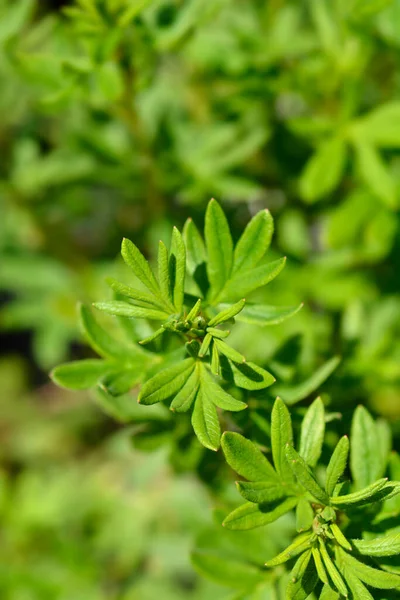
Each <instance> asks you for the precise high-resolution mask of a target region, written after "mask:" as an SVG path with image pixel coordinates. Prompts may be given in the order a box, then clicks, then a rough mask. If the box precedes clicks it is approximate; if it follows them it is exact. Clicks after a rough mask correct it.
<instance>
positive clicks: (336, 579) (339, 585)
mask: <svg viewBox="0 0 400 600" xmlns="http://www.w3.org/2000/svg"><path fill="white" fill-rule="evenodd" d="M318 541H319V545H320V552H321V556H322V560H323V561H324V565H325V567H326V570H327V572H328V574H329V577H330V578H331V580H332V583H333V585H334V586H335V588H336V589H337V591H338V592H339V593H340V594H342V596H345V597H346V598H347V596H348V592H347V587H346V584H345V582H344V581H343V577H342V576H341V575H340V573H339V571H338V570H337V568H336V566H335V564H334V562H333V561H332V559H331V557H330V556H329V553H328V550H327V549H326V546H325V542H324V541H323V539H322V537H319V538H318Z"/></svg>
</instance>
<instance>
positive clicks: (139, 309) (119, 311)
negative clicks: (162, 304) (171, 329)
mask: <svg viewBox="0 0 400 600" xmlns="http://www.w3.org/2000/svg"><path fill="white" fill-rule="evenodd" d="M93 306H94V307H95V308H97V309H98V310H102V311H103V312H105V313H107V314H108V315H112V316H118V317H128V318H130V319H131V318H133V317H134V318H138V319H152V320H155V321H164V320H165V319H168V317H169V314H168V313H167V312H165V311H162V310H155V309H154V308H144V307H143V306H134V305H133V304H128V302H122V301H120V300H111V301H110V302H94V303H93Z"/></svg>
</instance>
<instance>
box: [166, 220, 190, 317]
mask: <svg viewBox="0 0 400 600" xmlns="http://www.w3.org/2000/svg"><path fill="white" fill-rule="evenodd" d="M185 274H186V249H185V244H184V243H183V239H182V235H181V234H180V232H179V230H178V229H177V228H176V227H174V228H173V230H172V241H171V248H170V256H169V276H170V283H171V295H172V299H173V305H174V306H175V308H176V310H177V311H178V312H181V311H182V308H183V297H184V287H185Z"/></svg>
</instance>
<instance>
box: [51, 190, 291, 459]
mask: <svg viewBox="0 0 400 600" xmlns="http://www.w3.org/2000/svg"><path fill="white" fill-rule="evenodd" d="M272 231H273V221H272V218H271V216H270V214H269V213H268V212H266V211H260V212H259V213H257V214H256V215H255V216H254V217H253V219H252V220H251V221H250V223H249V224H248V225H247V227H246V229H245V231H244V232H243V234H242V236H241V237H240V239H239V241H238V242H237V244H236V245H235V247H233V243H232V238H231V234H230V230H229V225H228V222H227V220H226V217H225V215H224V213H223V211H222V209H221V207H220V206H219V204H218V203H217V202H216V201H215V200H211V201H210V203H209V205H208V208H207V213H206V220H205V243H204V241H203V238H202V237H201V235H200V233H199V232H198V230H197V229H196V227H195V225H194V224H193V222H192V221H190V220H189V221H187V222H186V225H185V228H184V234H183V236H182V235H181V234H180V233H179V231H178V229H177V228H174V229H173V233H172V241H171V247H170V249H169V251H168V249H167V247H166V246H165V244H164V243H163V242H160V243H159V252H158V261H157V263H158V264H157V266H158V276H157V278H156V277H155V276H154V274H153V271H152V270H151V267H150V265H149V263H148V262H147V261H146V259H145V257H144V256H143V254H142V253H141V252H140V250H139V249H138V248H137V247H136V246H135V245H134V244H133V242H131V241H129V240H127V239H124V241H123V242H122V250H121V253H122V256H123V259H124V261H125V263H126V264H127V265H128V267H129V268H130V269H131V270H132V271H133V274H134V275H135V277H136V279H137V280H138V282H139V283H140V284H142V286H143V288H146V290H147V291H146V292H144V291H142V290H141V289H136V288H133V287H130V286H127V285H125V284H123V283H119V282H118V281H116V280H114V279H111V280H109V284H110V287H111V288H112V289H113V290H114V292H116V294H117V298H120V299H118V300H113V301H110V302H97V303H95V304H94V306H95V307H96V308H98V309H99V310H101V311H103V312H105V313H107V314H109V315H112V316H114V317H122V318H123V319H124V318H125V319H132V318H143V319H147V320H150V321H158V322H160V321H161V322H162V325H161V327H159V328H157V329H156V330H155V331H154V332H153V333H151V334H150V336H148V337H146V338H145V339H142V340H139V344H141V345H142V346H143V345H146V346H148V345H152V346H153V347H155V349H156V351H157V350H158V353H153V354H152V353H151V352H147V351H145V350H143V349H142V348H140V346H139V345H133V344H125V345H124V344H121V343H120V342H119V341H118V340H116V339H115V338H113V337H112V336H110V335H109V333H108V332H107V331H106V330H104V329H102V328H101V327H100V325H99V324H98V323H97V322H96V320H95V319H94V317H93V315H92V313H91V311H90V309H88V308H86V307H84V306H82V307H81V321H82V325H83V328H84V330H85V333H86V335H87V337H88V339H89V341H90V342H91V345H92V346H93V348H94V349H95V350H97V351H98V352H99V353H100V354H101V355H102V356H103V357H104V358H103V359H100V360H99V359H86V360H84V361H78V362H73V363H67V364H65V365H60V366H58V367H56V368H55V369H54V370H53V372H52V377H53V379H54V381H55V382H56V383H58V384H60V385H63V386H64V387H67V388H70V389H87V388H90V387H93V386H95V385H96V384H97V385H98V386H99V387H100V389H101V390H102V391H103V394H108V395H111V396H120V395H123V394H125V393H127V392H129V390H130V389H131V388H132V387H133V386H135V385H136V384H137V383H139V382H140V381H143V380H144V385H143V386H142V388H141V390H140V393H139V396H138V402H139V403H141V404H144V405H152V404H155V403H157V402H161V401H163V400H167V399H170V400H171V406H170V408H171V410H173V411H176V412H187V411H188V410H190V409H191V408H192V407H193V412H192V425H193V429H194V431H195V433H196V435H197V437H198V439H199V440H200V442H201V443H202V444H203V445H204V446H206V447H207V448H210V449H212V450H217V449H218V447H219V440H220V435H221V432H220V425H219V422H218V415H217V408H220V409H223V410H230V411H240V410H243V409H245V408H246V406H247V405H246V403H245V402H243V401H241V400H238V399H236V398H235V397H234V396H232V395H231V394H229V393H228V392H226V391H225V390H224V389H223V388H222V387H221V385H220V380H219V379H216V378H215V377H213V376H216V377H218V376H220V377H221V378H222V379H223V380H225V381H226V382H229V383H230V384H231V385H233V386H236V387H239V388H242V389H245V390H260V389H264V388H266V387H268V386H270V385H271V384H272V383H274V381H275V379H274V377H273V376H272V375H271V374H270V373H268V371H266V370H265V369H262V368H261V367H259V366H257V365H256V364H254V363H252V362H247V361H246V359H245V357H244V356H243V355H242V354H240V353H239V352H238V351H237V350H236V349H234V348H232V347H231V346H230V345H229V344H228V343H227V342H225V341H224V340H225V339H227V337H228V336H229V334H230V331H229V330H227V329H224V325H226V324H228V323H232V324H234V323H235V319H238V320H240V319H241V318H243V319H244V321H245V322H249V321H250V322H251V323H256V324H257V325H261V326H265V325H269V324H271V323H276V322H280V321H283V320H285V319H287V318H288V317H290V316H292V315H294V314H295V313H296V312H297V311H298V310H299V308H301V307H297V308H296V307H294V308H278V307H274V306H266V305H263V304H252V303H246V300H245V299H244V298H242V299H241V300H238V301H237V302H235V303H234V304H230V303H229V302H232V301H235V300H236V299H237V298H238V296H240V295H242V294H248V293H251V292H253V291H255V290H257V288H260V287H262V286H263V285H266V284H267V283H269V282H270V281H271V280H272V279H274V277H276V276H277V275H278V274H279V273H280V271H281V270H282V268H283V266H284V260H283V259H280V260H277V261H274V262H272V263H271V262H262V263H261V264H260V261H262V260H263V257H264V255H265V253H266V251H267V250H268V247H269V244H270V241H271V236H272ZM186 262H188V264H189V273H188V275H189V277H188V279H189V281H188V289H189V290H191V291H194V292H195V293H196V295H195V296H193V294H190V293H187V294H185V282H186V278H185V275H186ZM197 295H198V296H200V297H199V298H198V299H196V297H197ZM221 325H222V328H221V327H220V326H221ZM171 336H173V337H174V338H179V340H180V342H181V345H183V344H184V348H185V350H186V353H188V354H189V357H186V358H183V354H182V352H181V351H180V350H179V347H178V348H175V347H173V349H172V351H170V352H168V351H167V352H166V353H165V351H166V350H167V349H168V348H169V347H170V346H171V344H170V342H169V340H168V339H165V338H168V337H171ZM160 338H162V340H161V344H162V345H161V346H160V345H158V346H157V345H156V342H157V340H159V339H160ZM163 351H164V356H163V355H162V354H163ZM171 355H172V356H171ZM182 359H183V360H182ZM166 365H169V366H166ZM149 371H151V375H152V376H150V378H148V376H146V374H147V373H148V372H149ZM154 372H155V374H154Z"/></svg>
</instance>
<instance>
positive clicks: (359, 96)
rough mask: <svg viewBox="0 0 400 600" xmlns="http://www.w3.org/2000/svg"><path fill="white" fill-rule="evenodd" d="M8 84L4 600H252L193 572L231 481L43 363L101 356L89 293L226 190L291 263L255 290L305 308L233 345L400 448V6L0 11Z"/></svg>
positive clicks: (244, 2)
mask: <svg viewBox="0 0 400 600" xmlns="http://www.w3.org/2000/svg"><path fill="white" fill-rule="evenodd" d="M0 88H1V94H0V151H1V161H0V216H1V218H0V331H1V336H2V338H1V339H2V342H1V354H0V382H1V387H0V390H1V391H0V417H1V425H0V457H1V470H0V520H1V527H0V596H1V598H2V599H4V600H39V599H40V600H53V599H55V600H61V599H62V600H72V599H73V600H79V599H80V598H82V600H83V599H84V600H92V599H93V600H102V599H103V598H104V599H106V598H107V600H136V599H137V600H155V599H157V598H158V597H162V598H163V600H169V599H170V598H171V599H172V598H173V599H174V600H179V599H180V598H193V600H203V599H204V600H205V599H209V598H215V599H217V600H218V599H219V598H220V599H223V600H226V599H228V598H229V599H231V598H238V596H237V595H232V593H230V592H229V591H227V590H225V589H224V588H222V587H220V586H217V585H214V584H213V583H208V582H207V581H205V580H203V579H201V578H199V577H198V576H197V575H196V574H195V572H194V571H193V569H192V567H191V566H190V559H189V552H190V549H191V548H192V547H193V544H194V540H195V538H196V537H198V536H199V535H200V540H201V535H202V534H201V532H202V531H203V530H204V528H205V527H208V528H211V530H212V531H214V530H213V529H212V528H213V525H212V508H214V507H215V506H218V505H219V504H221V503H222V504H223V503H224V502H231V501H233V502H234V501H235V498H236V496H232V498H233V499H232V498H231V496H230V495H231V494H233V493H234V492H232V491H229V490H231V488H232V487H233V486H232V483H231V482H232V480H233V475H231V474H230V473H229V471H228V470H227V469H225V470H224V468H223V467H221V469H220V467H218V468H217V467H215V465H213V464H208V461H211V462H212V461H214V462H215V460H216V459H215V456H213V457H211V458H209V457H208V454H209V453H206V455H204V453H203V454H202V455H201V456H200V454H199V451H197V450H196V448H194V450H193V448H192V449H191V450H190V452H189V450H188V449H187V447H186V446H182V439H181V438H180V434H179V432H177V431H176V428H177V427H178V426H177V425H176V426H175V433H172V434H171V432H170V431H169V430H168V428H167V430H166V432H167V433H168V434H169V435H170V437H171V436H172V438H171V439H172V442H171V439H170V441H169V442H168V443H167V442H166V441H165V440H166V435H164V434H165V431H164V433H163V434H161V433H162V432H163V430H162V428H160V427H159V426H158V425H157V424H158V423H159V421H158V420H157V419H159V420H160V422H161V421H162V420H163V419H164V416H163V415H161V414H159V413H158V412H157V411H156V412H155V413H149V412H146V413H143V415H145V417H143V416H140V415H137V418H138V420H139V421H140V419H142V420H146V419H154V421H153V422H154V423H156V425H155V426H154V427H153V428H150V429H149V435H148V436H144V439H140V435H135V434H138V433H139V434H140V432H141V431H142V430H141V429H140V426H139V429H138V426H137V424H136V425H135V418H134V419H133V423H132V424H130V425H129V426H127V427H122V426H121V425H120V424H118V423H116V422H115V421H114V420H113V419H112V418H111V417H110V416H107V414H105V413H103V412H102V411H101V409H100V407H98V406H96V405H95V404H94V403H93V402H92V401H91V398H90V397H89V396H88V395H86V394H73V393H67V392H63V391H61V390H59V389H56V388H55V386H54V385H53V384H51V383H50V382H49V379H48V375H47V373H48V371H49V369H50V368H52V367H53V366H54V365H56V364H57V363H58V362H60V361H63V360H67V359H71V358H80V357H84V356H91V354H90V350H89V349H88V348H87V347H86V345H85V344H84V343H83V340H82V336H81V333H80V331H79V327H78V324H77V318H76V304H77V302H78V301H85V302H92V301H94V300H99V299H102V298H107V297H109V296H108V294H109V293H108V292H107V290H106V286H105V284H104V277H105V276H106V275H113V274H116V273H117V272H119V271H120V269H121V268H122V267H121V264H120V262H119V260H118V253H119V246H120V240H121V238H122V237H123V236H125V237H129V238H131V239H133V240H134V241H135V243H136V244H137V245H138V246H139V247H140V248H141V249H143V250H144V252H145V253H146V255H147V256H148V257H149V259H150V260H151V259H153V258H154V254H153V249H154V248H155V242H156V241H158V239H159V238H160V237H162V238H163V239H164V240H165V241H168V236H169V232H170V229H171V225H172V224H177V225H178V226H179V227H181V226H182V225H183V223H184V221H185V220H186V218H187V217H188V216H192V217H193V218H194V220H195V222H196V223H197V224H198V225H199V226H202V222H203V213H204V209H205V205H206V203H207V201H208V200H209V198H210V197H212V196H213V197H215V198H217V199H218V200H219V201H220V202H221V203H222V205H223V206H224V209H225V210H226V212H227V214H228V216H229V219H230V223H231V227H232V231H233V235H234V237H235V238H237V237H238V236H239V234H240V231H241V230H242V229H243V227H244V225H245V223H246V222H247V221H248V219H249V218H250V217H251V216H252V215H253V214H254V213H255V212H257V211H258V210H260V209H261V208H264V207H267V208H269V210H270V211H271V213H272V215H273V217H274V219H275V229H276V234H275V237H274V243H273V248H272V250H271V255H276V256H281V255H283V254H284V255H286V256H287V257H288V264H287V267H286V269H285V271H284V272H283V274H282V275H281V276H280V277H279V279H278V280H276V281H274V282H273V283H272V284H271V285H270V286H268V288H267V289H266V290H265V292H263V293H262V295H263V298H262V299H263V301H265V302H267V303H269V304H282V305H295V304H296V303H299V302H302V301H304V302H305V306H304V308H303V309H302V311H301V312H300V313H299V314H297V315H296V316H295V317H294V318H293V319H292V320H290V321H288V322H287V323H285V324H283V325H280V326H276V327H271V328H266V329H260V328H251V327H249V326H247V327H245V328H244V327H243V328H242V329H240V328H239V329H238V330H237V331H235V334H234V335H235V336H236V341H237V345H238V346H240V347H241V350H242V351H244V352H245V353H246V354H247V355H248V356H251V358H252V359H254V360H256V361H257V362H258V363H260V364H262V365H264V366H268V368H269V370H271V371H272V372H274V374H275V376H276V377H277V380H278V383H277V384H276V386H274V387H273V388H272V390H271V393H272V394H277V393H278V391H279V393H281V394H282V396H283V397H284V398H285V399H286V398H288V399H289V398H291V399H292V400H293V402H297V400H298V399H301V400H303V399H307V398H309V397H310V398H311V392H312V391H313V389H314V388H317V387H318V391H320V386H321V385H322V388H321V390H322V392H323V398H324V401H325V402H326V404H327V405H328V406H329V408H330V409H331V410H333V411H340V412H341V413H342V414H343V415H344V418H343V422H342V425H340V427H343V428H344V430H345V431H346V427H347V429H348V419H347V415H351V412H352V411H353V409H354V407H355V406H356V405H357V404H359V403H364V404H366V405H367V406H368V407H369V409H370V410H371V411H372V412H373V413H374V414H375V415H376V416H383V417H386V418H388V419H389V420H390V424H391V427H392V432H393V436H394V444H395V447H396V448H397V450H399V449H400V339H399V333H400V286H399V272H400V235H399V230H400V218H399V216H400V212H399V211H400V153H399V150H400V0H293V1H290V0H269V1H265V0H181V1H179V0H75V1H71V2H67V1H65V2H62V1H59V2H51V1H50V0H0ZM334 356H340V357H341V361H340V364H339V366H338V367H337V368H336V370H335V371H334V374H333V375H331V376H330V378H329V379H326V378H327V376H328V375H329V374H330V373H331V372H332V371H333V367H334V366H335V365H336V362H335V364H333V363H332V362H329V361H331V359H332V357H334ZM327 364H328V368H326V365H327ZM324 368H325V371H324ZM321 369H322V371H321ZM315 373H317V374H319V378H318V377H317V380H315ZM313 377H314V383H313ZM310 378H311V379H310ZM307 385H308V387H307ZM285 394H286V395H287V396H285ZM160 432H161V433H160ZM132 436H133V441H134V445H135V446H136V449H135V450H133V447H132ZM135 439H136V441H135ZM168 439H169V438H168ZM144 442H145V443H144ZM139 447H140V449H138V448H139ZM148 449H154V451H153V452H152V453H147V452H144V450H148ZM180 453H181V454H183V455H185V456H186V454H185V453H187V455H188V456H189V454H190V458H187V457H186V458H187V460H186V459H185V460H182V458H181V456H180ZM219 460H221V459H219ZM280 527H281V529H280V533H279V535H280V536H281V537H282V535H286V533H284V531H286V529H285V526H284V525H283V524H282V523H280ZM275 531H277V530H275ZM270 532H271V533H270V536H269V537H270V541H269V542H268V543H269V546H268V548H267V547H266V548H265V552H266V553H271V555H272V553H273V551H274V530H273V529H271V530H270ZM214 535H215V536H216V539H217V538H218V539H219V540H220V537H219V536H220V534H217V533H215V534H214ZM221 535H222V534H221ZM224 535H227V534H224ZM235 535H237V536H239V537H238V538H236V539H237V540H240V541H237V542H235V541H231V542H232V544H237V545H239V546H240V544H242V545H243V543H244V541H243V540H246V539H247V538H246V537H244V538H242V537H240V535H241V534H235ZM254 535H255V536H256V538H257V540H258V541H257V542H254V540H253V542H254V544H253V545H254V547H255V546H257V544H258V546H257V548H258V550H257V551H256V550H255V551H254V556H253V558H252V560H254V561H258V560H259V555H260V553H261V550H260V548H262V547H263V546H262V543H264V544H265V543H266V542H265V539H264V538H265V531H264V533H263V531H261V532H260V533H257V534H254ZM207 536H208V537H207V539H212V535H211V534H210V533H209V534H207ZM257 536H258V537H257ZM222 537H223V536H222ZM275 537H276V536H275ZM224 539H225V538H223V540H224ZM249 539H250V538H249ZM262 540H264V541H263V542H262ZM231 542H229V543H231ZM253 542H252V543H253ZM219 543H225V542H224V541H223V542H221V541H220V542H219ZM227 543H228V542H227ZM200 544H201V541H200ZM260 544H261V546H260ZM267 545H268V544H267ZM257 552H259V554H257ZM261 554H262V553H261ZM266 558H267V557H266ZM261 562H263V561H262V559H261ZM257 598H260V599H261V596H259V597H257ZM265 598H267V596H265ZM268 598H270V596H268ZM262 600H264V596H262Z"/></svg>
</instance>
